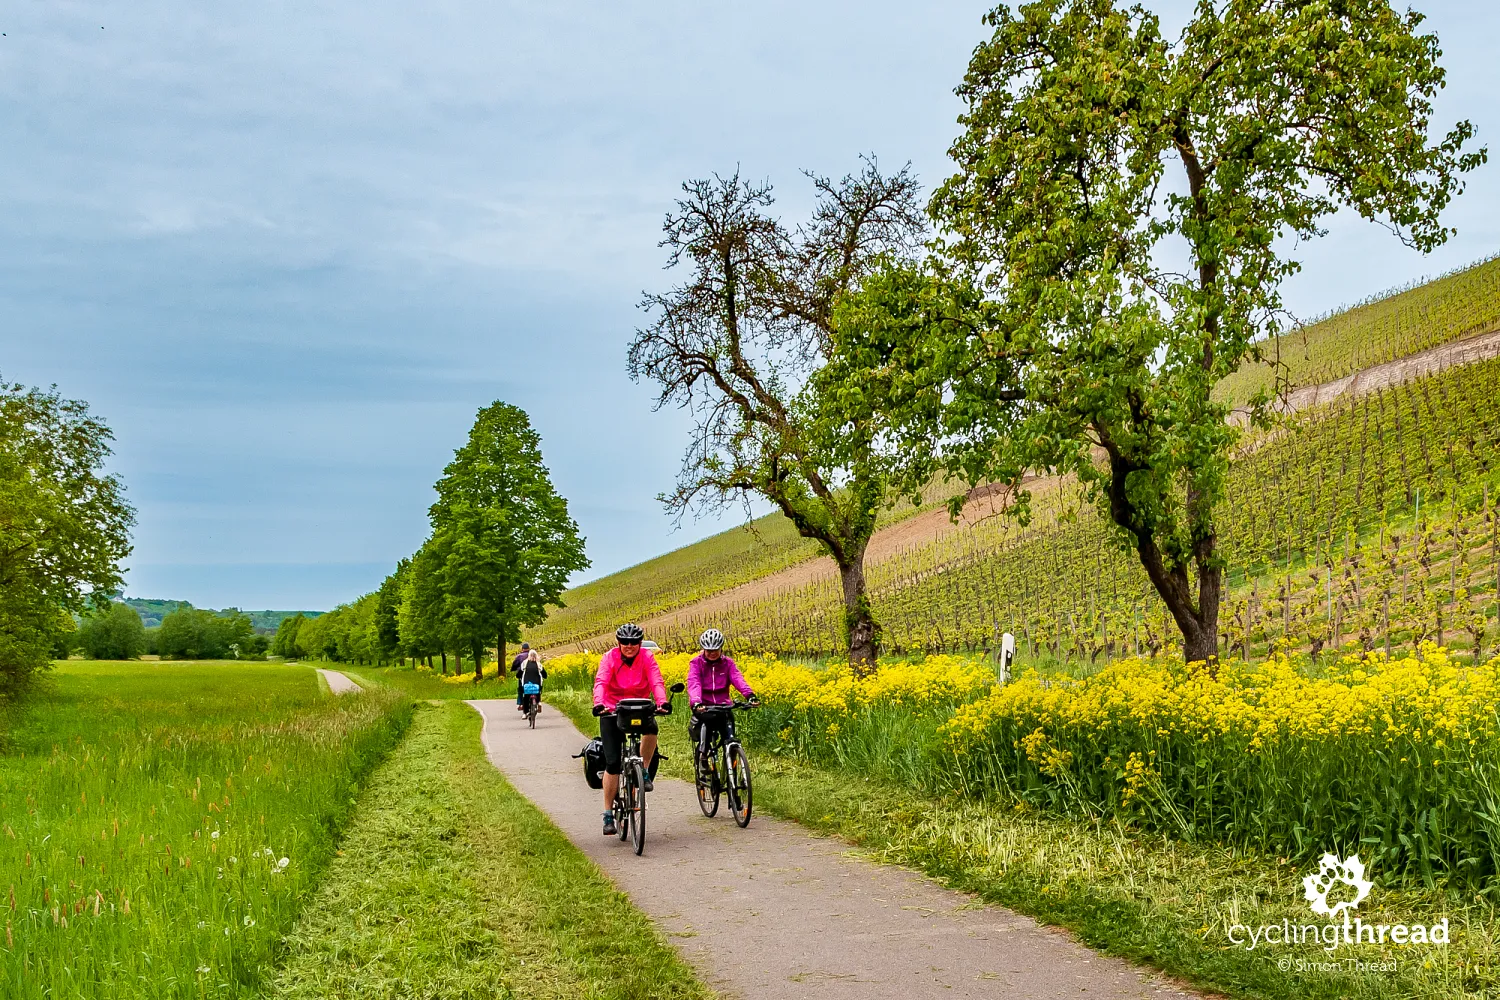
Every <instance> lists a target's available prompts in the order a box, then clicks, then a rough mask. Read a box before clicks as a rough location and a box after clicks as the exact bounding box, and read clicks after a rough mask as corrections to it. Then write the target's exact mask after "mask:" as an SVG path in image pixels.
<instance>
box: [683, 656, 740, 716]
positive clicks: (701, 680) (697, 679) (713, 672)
mask: <svg viewBox="0 0 1500 1000" xmlns="http://www.w3.org/2000/svg"><path fill="white" fill-rule="evenodd" d="M731 684H733V685H734V686H735V688H737V689H738V690H739V692H740V694H742V695H744V696H745V697H746V698H749V697H750V696H751V695H753V694H755V692H754V691H752V690H750V685H749V684H746V683H745V675H744V674H742V673H740V668H739V667H737V666H735V665H734V661H733V660H731V659H730V658H729V657H727V656H720V657H719V658H718V659H717V660H709V659H707V658H706V657H704V655H703V654H702V653H699V654H698V655H697V656H695V657H693V662H692V663H689V664H688V676H687V693H688V704H689V705H729V704H732V703H733V701H734V698H733V697H732V696H731V695H730V693H729V685H731Z"/></svg>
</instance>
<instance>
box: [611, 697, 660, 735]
mask: <svg viewBox="0 0 1500 1000" xmlns="http://www.w3.org/2000/svg"><path fill="white" fill-rule="evenodd" d="M655 714H656V702H654V701H652V700H651V699H650V698H625V699H622V700H621V701H620V703H619V704H618V705H616V706H615V719H616V721H618V722H619V724H620V731H621V732H625V733H628V732H630V731H631V730H632V729H641V728H642V727H644V726H645V724H646V720H647V719H650V718H651V717H652V716H654V715H655Z"/></svg>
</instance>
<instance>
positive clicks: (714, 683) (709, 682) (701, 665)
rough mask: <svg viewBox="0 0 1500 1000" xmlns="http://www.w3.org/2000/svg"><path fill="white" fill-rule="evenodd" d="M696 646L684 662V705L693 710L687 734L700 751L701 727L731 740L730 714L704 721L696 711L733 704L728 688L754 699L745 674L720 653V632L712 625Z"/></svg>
mask: <svg viewBox="0 0 1500 1000" xmlns="http://www.w3.org/2000/svg"><path fill="white" fill-rule="evenodd" d="M698 645H699V646H700V647H702V649H703V652H701V653H699V654H698V655H697V656H695V657H693V661H692V662H691V663H689V664H688V675H687V691H688V704H689V705H690V706H692V709H693V711H692V715H691V717H690V718H689V719H688V737H689V738H690V739H691V740H692V741H693V745H694V746H695V747H697V748H698V752H699V753H701V752H702V750H703V746H704V742H703V741H704V739H705V737H706V736H707V734H706V733H705V732H704V731H703V730H704V727H705V726H707V727H711V728H712V729H715V730H717V731H718V732H719V735H720V736H721V737H722V738H723V739H724V740H725V741H728V740H732V739H733V738H734V717H733V716H731V715H729V714H728V713H719V714H718V715H717V716H716V717H714V718H710V719H706V720H705V719H701V718H699V716H698V710H699V709H700V708H703V707H705V706H710V705H718V706H724V705H732V704H734V695H733V693H731V691H730V690H729V689H730V688H731V687H733V688H734V689H735V690H736V691H738V692H739V693H740V694H742V695H744V696H745V697H746V698H748V699H750V700H751V701H754V700H755V692H754V691H752V690H750V685H749V684H748V683H747V682H746V681H745V675H744V674H742V673H740V668H739V667H737V666H735V665H734V660H732V659H730V658H729V657H728V656H725V655H724V633H723V632H720V631H719V630H718V629H716V628H711V629H709V630H708V631H706V632H704V633H703V634H702V635H700V636H699V637H698Z"/></svg>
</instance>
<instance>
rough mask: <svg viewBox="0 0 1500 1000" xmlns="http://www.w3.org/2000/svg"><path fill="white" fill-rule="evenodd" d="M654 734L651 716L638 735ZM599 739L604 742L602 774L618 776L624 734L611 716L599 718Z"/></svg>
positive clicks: (617, 721) (654, 727)
mask: <svg viewBox="0 0 1500 1000" xmlns="http://www.w3.org/2000/svg"><path fill="white" fill-rule="evenodd" d="M656 732H657V729H656V716H654V715H653V716H652V717H651V718H649V719H647V720H646V723H645V725H643V726H641V728H640V734H641V735H642V736H655V735H656ZM599 738H600V739H601V740H603V741H604V773H606V774H619V773H620V758H621V757H623V756H624V754H625V734H624V732H622V731H621V730H620V722H619V720H618V719H616V718H615V717H614V716H613V715H601V716H599Z"/></svg>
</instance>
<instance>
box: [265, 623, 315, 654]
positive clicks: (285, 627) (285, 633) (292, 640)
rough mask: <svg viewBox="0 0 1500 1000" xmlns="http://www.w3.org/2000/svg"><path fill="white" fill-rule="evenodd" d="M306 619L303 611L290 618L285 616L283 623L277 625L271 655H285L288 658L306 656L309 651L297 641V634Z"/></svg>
mask: <svg viewBox="0 0 1500 1000" xmlns="http://www.w3.org/2000/svg"><path fill="white" fill-rule="evenodd" d="M306 621H307V616H305V615H303V614H302V613H301V612H298V613H297V614H295V615H292V616H291V617H289V618H283V619H282V620H281V624H280V625H278V626H276V635H275V637H274V638H272V640H271V655H272V656H281V657H285V658H286V659H288V660H291V659H296V658H297V657H299V656H305V655H306V653H307V651H306V650H305V649H303V647H302V645H301V644H300V643H299V642H298V641H297V635H298V631H299V630H300V629H301V627H302V625H303V623H304V622H306Z"/></svg>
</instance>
